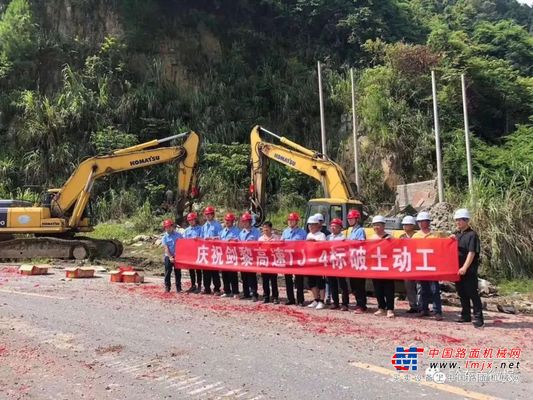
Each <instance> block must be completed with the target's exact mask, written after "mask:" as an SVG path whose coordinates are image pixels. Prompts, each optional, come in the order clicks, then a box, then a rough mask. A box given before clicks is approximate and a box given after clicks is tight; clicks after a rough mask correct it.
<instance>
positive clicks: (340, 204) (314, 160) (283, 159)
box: [250, 126, 364, 226]
mask: <svg viewBox="0 0 533 400" xmlns="http://www.w3.org/2000/svg"><path fill="white" fill-rule="evenodd" d="M261 133H264V134H267V135H269V136H271V137H273V138H275V139H277V140H278V141H279V142H280V143H282V144H283V145H284V146H282V145H280V144H274V143H271V142H267V141H264V140H263V139H262V138H261ZM250 143H251V147H252V148H251V150H252V156H251V157H252V160H251V161H252V185H251V187H250V191H251V196H250V200H251V209H252V210H251V211H252V212H253V213H254V214H255V215H256V225H258V226H259V225H260V224H261V223H262V222H263V221H264V219H265V206H266V196H267V195H266V178H267V171H268V162H269V160H274V161H277V162H279V163H281V164H284V165H286V166H287V167H289V168H292V169H295V170H297V171H299V172H301V173H303V174H306V175H308V176H310V177H312V178H314V179H316V180H317V181H319V182H320V183H321V184H322V188H323V191H324V198H321V199H312V200H309V202H308V206H307V212H306V219H307V217H308V216H309V215H312V214H315V213H321V214H322V215H324V217H325V223H326V224H327V225H326V226H329V223H330V221H331V220H332V219H333V218H341V219H342V221H343V223H344V225H345V226H347V219H346V216H347V214H348V211H349V210H350V209H357V210H359V212H360V213H361V215H364V213H363V204H362V203H361V201H359V200H357V199H356V198H355V195H354V192H353V190H352V188H351V186H350V182H349V181H348V179H347V177H346V175H345V173H344V170H343V169H342V167H341V166H340V165H338V164H337V163H335V162H334V161H333V160H331V159H330V158H328V157H326V156H325V155H324V154H320V153H318V152H316V151H313V150H309V149H307V148H305V147H303V146H301V145H299V144H297V143H294V142H293V141H291V140H289V139H287V138H285V137H282V136H279V135H276V134H275V133H273V132H270V131H268V130H267V129H265V128H263V127H260V126H255V127H254V128H253V129H252V132H251V134H250Z"/></svg>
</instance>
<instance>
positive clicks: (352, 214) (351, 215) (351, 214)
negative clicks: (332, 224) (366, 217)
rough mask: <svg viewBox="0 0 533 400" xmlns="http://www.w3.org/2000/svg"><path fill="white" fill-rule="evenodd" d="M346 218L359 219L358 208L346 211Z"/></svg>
mask: <svg viewBox="0 0 533 400" xmlns="http://www.w3.org/2000/svg"><path fill="white" fill-rule="evenodd" d="M347 218H355V219H359V218H361V213H360V212H359V211H358V210H350V211H348V215H347Z"/></svg>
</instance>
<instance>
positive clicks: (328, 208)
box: [305, 198, 368, 228]
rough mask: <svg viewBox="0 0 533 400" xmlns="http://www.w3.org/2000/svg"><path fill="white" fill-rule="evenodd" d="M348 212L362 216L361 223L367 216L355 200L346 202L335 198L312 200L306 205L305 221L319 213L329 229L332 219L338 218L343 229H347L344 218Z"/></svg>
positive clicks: (346, 220)
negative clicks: (356, 211) (352, 211)
mask: <svg viewBox="0 0 533 400" xmlns="http://www.w3.org/2000/svg"><path fill="white" fill-rule="evenodd" d="M350 210H358V211H359V212H360V213H361V215H362V216H363V221H364V220H365V219H366V217H367V216H368V214H367V213H366V211H365V210H364V207H363V204H362V203H361V202H359V201H357V200H346V199H337V198H322V199H312V200H309V202H308V203H307V210H306V212H305V220H306V221H307V218H309V217H310V216H311V215H314V214H317V213H320V214H322V215H323V216H324V224H325V225H326V227H329V224H330V222H331V220H332V219H334V218H339V219H341V220H342V223H343V227H344V228H347V227H348V219H347V218H346V216H347V215H348V212H349V211H350Z"/></svg>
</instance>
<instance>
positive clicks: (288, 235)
mask: <svg viewBox="0 0 533 400" xmlns="http://www.w3.org/2000/svg"><path fill="white" fill-rule="evenodd" d="M299 221H300V216H299V215H298V213H297V212H291V213H290V214H289V216H288V217H287V225H288V227H287V228H285V230H284V231H283V233H282V234H281V240H287V241H291V240H305V239H306V237H307V233H306V232H305V230H303V229H302V228H300V227H298V222H299ZM295 285H296V299H295V298H294V286H295ZM285 287H286V288H287V301H286V302H285V305H287V306H288V305H292V304H296V301H298V305H299V306H301V307H303V305H304V276H303V275H295V276H294V278H293V275H292V274H290V275H289V274H288V275H285Z"/></svg>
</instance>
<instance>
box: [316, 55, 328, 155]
mask: <svg viewBox="0 0 533 400" xmlns="http://www.w3.org/2000/svg"><path fill="white" fill-rule="evenodd" d="M317 66H318V99H319V102H320V137H321V140H322V154H324V155H327V154H326V122H325V119H324V99H323V97H322V69H321V67H320V61H318V62H317Z"/></svg>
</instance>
